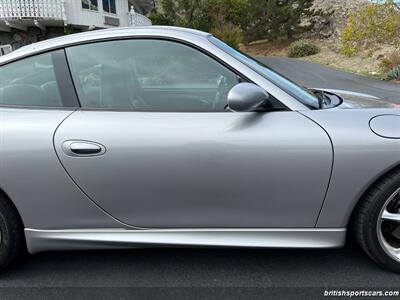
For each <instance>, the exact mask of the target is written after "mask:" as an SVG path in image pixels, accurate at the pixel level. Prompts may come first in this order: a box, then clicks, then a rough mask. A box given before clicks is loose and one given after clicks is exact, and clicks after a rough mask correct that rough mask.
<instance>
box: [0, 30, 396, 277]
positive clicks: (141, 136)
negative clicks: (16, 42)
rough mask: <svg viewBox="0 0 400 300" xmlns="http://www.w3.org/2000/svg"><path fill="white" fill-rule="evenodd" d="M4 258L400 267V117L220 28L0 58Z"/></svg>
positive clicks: (73, 43)
mask: <svg viewBox="0 0 400 300" xmlns="http://www.w3.org/2000/svg"><path fill="white" fill-rule="evenodd" d="M0 78H1V80H0V125H1V127H0V128H1V139H0V149H1V155H0V165H1V168H0V187H1V190H0V195H1V199H0V232H1V244H0V266H1V267H5V266H6V265H8V264H9V263H10V262H12V261H13V260H14V259H16V258H17V257H18V255H19V253H21V252H22V251H23V250H24V249H25V248H26V247H27V249H28V251H29V252H30V253H38V252H41V251H49V250H80V249H110V248H130V247H147V246H149V245H151V246H154V245H155V246H224V247H225V246H229V247H273V248H276V247H279V248H281V247H288V248H336V247H341V246H343V245H344V243H345V237H346V234H347V232H348V231H350V230H354V232H355V237H356V238H357V240H358V242H359V244H360V245H361V247H362V248H363V249H364V250H365V251H366V253H367V254H368V255H369V256H370V257H371V258H372V259H374V260H375V261H376V262H377V263H378V264H379V265H380V266H383V267H385V268H388V269H391V270H394V271H400V254H399V253H400V251H399V248H400V244H399V239H400V235H399V224H400V213H399V211H400V130H399V129H400V110H399V109H398V107H396V106H395V105H394V104H390V103H387V102H383V101H380V100H378V99H376V98H374V97H371V96H368V95H363V94H357V93H351V92H346V91H335V90H321V89H307V88H303V87H300V86H298V85H297V84H295V83H293V82H291V81H290V80H288V79H286V78H284V77H282V76H281V75H279V74H278V73H277V72H275V71H273V70H271V69H269V68H267V67H266V66H264V65H262V64H260V63H259V62H257V61H256V60H254V59H252V58H250V57H248V56H246V55H244V54H242V53H240V52H238V51H237V50H235V49H233V48H231V47H229V46H228V45H226V44H224V43H223V42H221V41H220V40H218V39H217V38H215V37H213V36H212V35H210V34H208V33H204V32H199V31H195V30H189V29H182V28H173V27H138V28H125V29H109V30H103V31H96V32H86V33H81V34H74V35H70V36H65V37H62V38H57V39H53V40H48V41H44V42H41V43H37V44H34V45H31V46H27V47H24V48H21V49H19V50H17V51H14V52H13V53H11V54H9V55H6V56H3V57H1V58H0Z"/></svg>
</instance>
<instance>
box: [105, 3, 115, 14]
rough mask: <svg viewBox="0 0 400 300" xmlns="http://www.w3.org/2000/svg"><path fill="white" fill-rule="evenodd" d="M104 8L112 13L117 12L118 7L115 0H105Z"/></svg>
mask: <svg viewBox="0 0 400 300" xmlns="http://www.w3.org/2000/svg"><path fill="white" fill-rule="evenodd" d="M103 10H104V11H105V12H108V13H110V14H116V13H117V8H116V5H115V0H103Z"/></svg>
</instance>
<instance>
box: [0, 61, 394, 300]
mask: <svg viewBox="0 0 400 300" xmlns="http://www.w3.org/2000/svg"><path fill="white" fill-rule="evenodd" d="M261 60H263V61H265V62H266V63H267V64H268V65H270V66H272V67H273V68H274V69H276V70H278V71H279V72H281V73H283V74H284V75H286V76H287V77H290V78H292V79H293V80H295V81H297V82H299V83H301V84H303V85H306V86H313V87H330V88H340V89H350V90H354V91H359V92H364V93H371V94H373V95H376V96H383V97H384V98H387V99H388V98H390V99H392V100H394V101H400V85H396V84H389V83H385V82H380V81H376V80H373V79H369V78H363V77H359V76H357V75H352V74H346V73H343V72H339V71H336V70H332V69H328V68H325V67H320V66H318V65H314V64H308V63H304V62H300V61H293V60H285V59H279V58H263V59H261ZM62 287H64V288H62ZM289 287H290V288H291V289H287V288H289ZM304 287H305V288H307V289H306V290H304V289H299V290H298V289H296V288H304ZM327 287H340V288H353V289H354V288H356V287H363V288H366V287H369V288H374V287H376V288H383V287H400V275H396V274H393V273H390V272H388V271H385V270H382V269H380V268H378V267H377V266H376V265H375V264H374V263H373V262H371V261H370V259H369V258H368V257H367V256H366V255H365V254H364V253H363V252H362V251H361V250H359V249H358V248H357V247H356V246H355V245H353V244H351V245H348V246H346V248H344V249H336V250H259V249H257V250H255V249H136V250H129V251H92V252H58V253H42V254H38V255H34V256H30V257H28V258H26V259H25V260H24V261H21V262H19V263H17V264H16V265H13V266H12V267H11V268H9V269H8V270H7V271H5V272H2V273H1V274H0V299H6V298H7V299H18V296H21V297H23V298H29V299H35V297H36V298H40V299H42V298H45V295H47V297H49V298H53V299H55V298H57V299H60V298H66V299H71V298H76V299H78V298H79V299H80V298H82V294H85V293H88V294H89V295H92V296H93V295H95V296H94V297H95V299H101V298H107V299H124V297H122V296H123V295H125V296H126V295H131V294H132V293H136V294H138V295H139V294H140V295H142V299H166V298H169V297H167V296H166V295H169V296H171V294H168V293H172V294H173V295H174V296H173V298H175V299H178V298H179V297H177V295H180V296H182V295H186V296H187V297H184V298H186V299H214V298H215V299H223V298H227V297H228V298H231V299H261V298H262V299H266V298H270V297H271V295H274V293H275V294H276V295H278V296H277V298H282V297H283V294H282V293H283V291H284V293H290V292H291V293H292V298H297V299H300V298H309V297H310V295H311V294H313V295H314V296H322V293H323V290H324V289H325V288H327ZM82 288H86V289H82ZM87 288H89V290H87ZM90 288H92V289H90ZM126 288H131V289H128V290H127V289H126ZM140 288H141V289H140ZM225 288H227V289H225ZM233 288H234V289H233ZM263 288H268V289H266V290H265V289H263ZM132 289H133V290H132ZM174 293H175V294H174ZM207 293H208V295H207ZM218 293H219V296H218V297H214V298H213V297H212V296H211V295H213V296H215V295H216V294H218ZM38 295H40V296H38ZM117 295H118V296H119V297H117ZM149 295H151V297H150V296H149ZM201 295H207V296H205V297H203V298H201V297H200V296H201ZM257 295H258V296H259V298H257V297H256V296H257ZM240 296H241V297H240ZM129 297H130V296H129ZM171 297H172V296H171ZM85 298H86V299H90V297H87V296H85ZM126 298H128V296H127V297H126ZM139 298H140V297H139ZM283 298H286V299H289V298H291V297H288V295H286V296H285V297H283Z"/></svg>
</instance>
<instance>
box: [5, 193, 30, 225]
mask: <svg viewBox="0 0 400 300" xmlns="http://www.w3.org/2000/svg"><path fill="white" fill-rule="evenodd" d="M0 201H7V203H8V204H9V205H10V206H11V207H12V208H13V209H14V210H15V212H16V213H17V215H18V217H19V221H20V222H21V224H22V225H23V226H24V228H25V225H24V220H23V219H22V216H21V213H20V211H19V209H18V207H17V206H16V205H15V203H14V201H12V199H11V197H10V196H8V194H7V192H6V191H5V190H4V189H3V188H2V187H1V186H0Z"/></svg>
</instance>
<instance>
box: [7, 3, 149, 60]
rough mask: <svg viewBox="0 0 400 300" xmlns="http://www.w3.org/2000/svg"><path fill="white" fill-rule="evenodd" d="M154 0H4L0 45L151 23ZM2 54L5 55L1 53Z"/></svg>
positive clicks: (15, 46) (22, 44)
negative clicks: (150, 15) (76, 32)
mask: <svg viewBox="0 0 400 300" xmlns="http://www.w3.org/2000/svg"><path fill="white" fill-rule="evenodd" d="M152 7H154V1H153V0H141V1H140V0H136V1H135V0H0V46H3V47H4V45H11V47H12V49H14V50H15V49H16V48H19V47H21V46H24V45H26V44H29V43H32V42H36V41H39V40H43V39H47V38H52V37H55V36H60V35H63V34H68V33H71V32H75V31H78V32H79V31H86V30H93V29H98V28H110V27H118V26H138V25H151V21H150V20H149V19H148V18H147V17H146V16H144V15H143V14H140V13H139V11H140V12H142V13H146V12H149V10H151V9H152ZM0 55H1V54H0Z"/></svg>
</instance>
